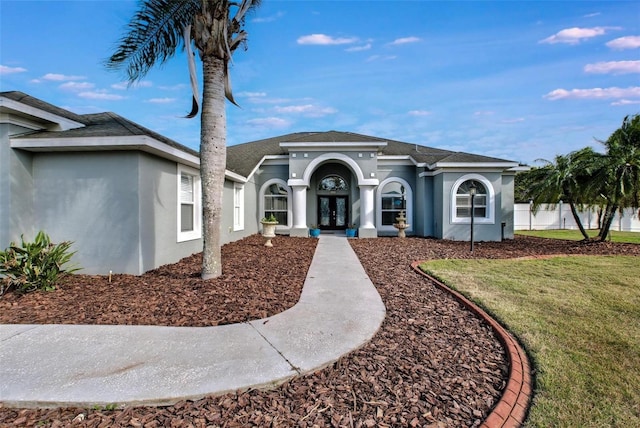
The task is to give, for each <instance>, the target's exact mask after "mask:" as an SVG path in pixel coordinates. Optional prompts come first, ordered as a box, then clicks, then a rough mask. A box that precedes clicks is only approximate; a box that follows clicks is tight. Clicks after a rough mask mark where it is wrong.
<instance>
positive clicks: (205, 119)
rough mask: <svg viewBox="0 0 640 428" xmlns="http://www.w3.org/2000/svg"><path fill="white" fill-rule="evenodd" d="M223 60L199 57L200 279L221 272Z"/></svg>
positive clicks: (224, 134)
mask: <svg viewBox="0 0 640 428" xmlns="http://www.w3.org/2000/svg"><path fill="white" fill-rule="evenodd" d="M224 65H225V64H224V61H223V60H221V59H218V58H215V57H213V56H212V55H205V56H204V58H202V71H203V73H202V74H203V75H202V79H203V95H202V115H201V122H202V123H201V127H200V128H201V130H200V177H201V181H202V222H203V239H202V240H203V254H202V279H210V278H216V277H218V276H220V275H222V253H221V243H220V231H221V225H222V193H223V190H224V172H225V168H226V162H227V118H226V112H225V95H224Z"/></svg>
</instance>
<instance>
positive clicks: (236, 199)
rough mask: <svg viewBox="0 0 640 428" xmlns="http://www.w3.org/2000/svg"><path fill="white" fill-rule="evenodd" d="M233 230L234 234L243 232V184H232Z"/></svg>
mask: <svg viewBox="0 0 640 428" xmlns="http://www.w3.org/2000/svg"><path fill="white" fill-rule="evenodd" d="M236 213H237V217H236ZM233 230H234V232H235V231H238V230H244V184H242V183H233Z"/></svg>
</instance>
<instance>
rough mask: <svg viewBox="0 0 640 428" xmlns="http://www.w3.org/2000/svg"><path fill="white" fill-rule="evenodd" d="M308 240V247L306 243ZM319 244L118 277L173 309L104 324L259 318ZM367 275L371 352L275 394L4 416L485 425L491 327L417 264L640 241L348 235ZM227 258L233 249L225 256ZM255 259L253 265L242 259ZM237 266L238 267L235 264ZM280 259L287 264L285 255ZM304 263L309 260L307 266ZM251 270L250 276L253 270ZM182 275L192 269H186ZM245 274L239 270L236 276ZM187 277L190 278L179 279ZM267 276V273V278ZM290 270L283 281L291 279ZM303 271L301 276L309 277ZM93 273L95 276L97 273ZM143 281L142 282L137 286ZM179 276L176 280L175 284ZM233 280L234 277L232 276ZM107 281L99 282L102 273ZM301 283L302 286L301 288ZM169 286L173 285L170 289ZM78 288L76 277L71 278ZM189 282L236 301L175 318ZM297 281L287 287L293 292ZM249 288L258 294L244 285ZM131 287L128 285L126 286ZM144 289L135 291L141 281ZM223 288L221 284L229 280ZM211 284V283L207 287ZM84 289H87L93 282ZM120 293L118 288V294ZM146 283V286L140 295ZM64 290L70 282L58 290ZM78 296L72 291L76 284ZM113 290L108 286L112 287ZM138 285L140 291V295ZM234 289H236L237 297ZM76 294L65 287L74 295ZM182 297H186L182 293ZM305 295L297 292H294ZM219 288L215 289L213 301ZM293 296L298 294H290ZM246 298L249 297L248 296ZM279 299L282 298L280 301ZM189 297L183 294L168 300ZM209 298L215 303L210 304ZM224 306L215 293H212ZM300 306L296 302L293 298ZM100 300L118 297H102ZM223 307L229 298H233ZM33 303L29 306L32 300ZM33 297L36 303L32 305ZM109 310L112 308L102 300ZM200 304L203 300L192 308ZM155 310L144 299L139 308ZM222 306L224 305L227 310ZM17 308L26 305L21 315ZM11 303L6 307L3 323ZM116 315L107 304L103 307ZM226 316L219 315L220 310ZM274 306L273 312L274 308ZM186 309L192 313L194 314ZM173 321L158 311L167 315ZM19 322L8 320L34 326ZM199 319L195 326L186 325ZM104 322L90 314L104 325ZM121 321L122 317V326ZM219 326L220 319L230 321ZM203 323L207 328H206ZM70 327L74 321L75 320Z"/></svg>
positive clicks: (494, 344) (637, 248)
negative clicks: (208, 276)
mask: <svg viewBox="0 0 640 428" xmlns="http://www.w3.org/2000/svg"><path fill="white" fill-rule="evenodd" d="M303 241H304V242H303ZM307 241H309V243H308V245H310V246H311V247H313V246H315V241H314V240H311V239H308V240H305V239H302V240H301V241H300V240H296V239H295V238H284V237H279V238H277V240H276V241H274V244H275V245H276V247H275V248H273V249H272V250H275V251H272V252H270V254H269V258H268V259H263V256H262V255H263V254H264V251H265V249H264V248H263V247H261V242H262V241H261V239H260V238H259V237H257V236H254V237H250V238H247V239H245V240H242V241H239V242H235V243H232V244H228V245H227V246H225V247H224V249H223V254H224V257H226V259H225V267H224V271H225V274H224V276H223V278H221V279H216V280H213V281H211V282H207V283H206V284H203V283H202V281H200V280H199V279H197V271H198V269H199V267H198V266H197V264H198V263H197V257H193V258H191V259H190V262H191V264H192V265H193V266H192V267H191V268H187V267H186V266H183V264H185V265H186V264H187V260H183V261H181V262H180V263H179V264H177V265H173V266H167V267H163V268H160V269H158V270H157V271H155V272H152V273H149V274H145V275H143V276H141V277H126V278H125V277H124V276H123V277H119V278H118V280H119V281H120V280H121V281H124V279H127V278H132V279H133V280H132V282H131V283H129V282H126V281H125V282H121V283H120V284H121V286H120V287H119V288H118V290H120V289H121V288H123V289H124V292H123V296H124V297H126V296H129V298H128V299H127V300H139V299H132V298H131V296H132V294H131V293H141V294H137V296H144V297H145V298H146V296H147V294H146V293H148V292H149V288H153V289H162V290H163V291H158V294H154V296H155V297H154V298H153V302H154V306H161V307H164V308H165V309H164V310H160V311H157V310H150V311H148V312H147V313H146V315H145V316H146V317H147V318H144V316H143V317H133V316H132V315H126V314H125V313H123V312H124V311H122V308H124V307H125V306H124V304H123V303H117V304H116V307H117V308H118V311H114V310H113V309H114V308H113V307H112V308H111V309H109V310H108V311H105V312H103V313H102V315H100V318H101V321H98V323H103V324H104V323H106V321H105V320H108V319H111V320H112V321H113V322H112V323H119V322H120V321H119V320H121V319H126V320H128V321H129V322H126V323H140V324H154V323H156V322H155V321H154V322H152V320H157V319H162V321H161V322H160V324H161V325H214V323H213V322H212V320H213V321H214V322H215V323H222V322H237V321H243V320H246V319H251V318H260V317H263V316H264V315H265V313H268V314H271V313H273V312H278V311H280V310H282V309H280V308H282V306H285V307H288V306H291V303H287V304H286V305H281V306H280V307H279V308H278V309H277V310H273V311H272V310H271V309H270V308H271V307H272V305H273V304H281V302H279V297H277V295H278V294H280V293H283V294H284V292H283V291H282V290H278V291H274V287H277V284H279V280H274V281H273V282H269V281H268V280H263V279H262V278H263V275H266V277H268V276H269V275H272V274H271V268H272V265H273V264H274V257H279V255H278V254H282V253H284V252H287V253H288V251H289V250H287V249H288V248H290V243H291V247H292V248H293V249H294V251H293V253H292V254H289V253H288V254H289V255H287V257H286V258H285V260H284V261H285V262H284V263H279V264H281V265H283V266H282V269H285V268H287V265H288V269H290V274H291V275H293V274H294V273H295V271H296V270H298V271H303V272H304V273H306V271H307V268H308V260H307V261H306V262H305V261H303V260H302V259H298V258H296V259H295V261H293V262H292V261H289V260H291V259H289V257H293V256H294V254H297V253H300V252H305V251H313V249H312V248H307V247H306V245H307ZM350 242H351V245H352V247H353V248H354V250H355V251H356V253H357V254H358V257H359V258H360V261H361V262H362V264H363V266H364V267H365V269H366V271H367V274H368V275H369V277H370V278H371V280H372V281H373V283H374V284H375V286H376V287H377V289H378V291H379V293H380V295H381V296H382V299H383V301H384V303H385V306H386V308H387V316H386V319H385V321H384V322H383V325H382V327H381V329H380V331H379V332H378V333H377V335H376V336H375V337H374V338H373V339H372V340H371V341H370V342H369V343H368V344H366V345H365V346H363V347H362V348H360V349H359V350H356V351H354V352H352V353H350V354H349V355H346V356H345V357H343V358H341V359H340V360H339V361H337V362H336V363H334V364H332V365H331V366H329V367H327V368H325V369H323V370H319V371H317V372H315V373H312V374H309V375H306V376H302V377H299V378H296V379H293V380H291V381H288V382H286V383H284V384H283V385H281V386H279V387H277V388H275V389H272V390H268V391H258V390H251V391H246V392H238V393H232V394H226V395H223V396H217V397H207V398H204V399H202V400H198V401H194V402H191V401H188V402H186V401H185V402H180V403H177V404H176V405H173V406H168V407H127V408H124V409H118V410H105V409H82V408H56V409H7V408H0V425H2V426H35V425H38V426H50V427H58V426H79V427H80V426H82V427H110V426H117V427H120V426H122V427H124V426H133V427H165V426H166V427H169V426H171V427H183V426H184V427H187V426H193V427H241V426H243V427H244V426H260V427H262V426H274V427H293V426H296V427H307V426H308V427H313V426H318V427H325V426H327V427H328V426H334V427H338V426H347V427H350V426H351V427H373V426H381V427H384V426H413V427H415V426H421V427H422V426H427V427H444V426H447V427H448V426H478V425H479V424H480V423H481V422H482V421H483V420H484V418H485V417H486V416H487V415H488V413H489V412H490V410H491V408H492V407H493V405H494V404H495V403H496V402H497V400H498V399H499V397H500V394H501V390H502V388H504V386H505V378H506V369H507V363H506V359H505V355H504V352H503V350H502V348H501V346H500V344H499V342H498V340H497V339H496V338H495V337H494V336H493V334H492V332H491V330H490V329H489V328H488V327H487V326H486V325H484V323H482V322H481V321H480V320H479V319H478V318H476V317H475V316H474V315H473V314H472V313H470V312H469V311H467V310H466V309H465V308H464V307H463V306H461V305H460V304H459V303H458V302H456V301H455V300H454V299H453V298H452V297H451V296H450V295H449V294H447V293H445V292H443V291H440V290H439V289H438V288H437V287H435V286H433V285H432V284H431V283H429V282H428V281H426V280H424V279H423V278H422V277H420V276H418V275H417V274H415V273H414V272H413V271H412V270H411V269H410V266H409V265H410V263H411V262H412V261H414V260H424V259H436V258H513V257H544V256H547V255H550V254H624V255H635V256H638V255H640V245H631V244H613V243H590V244H584V243H579V242H569V241H556V240H545V239H536V238H520V237H518V238H517V239H515V240H512V241H505V242H503V243H477V244H476V246H475V248H474V252H473V253H470V252H469V247H468V243H464V242H450V241H439V240H432V239H420V238H407V239H397V238H378V239H357V240H351V241H350ZM224 251H226V252H224ZM243 258H244V259H247V260H251V261H250V262H248V263H246V264H245V263H243V262H238V261H237V260H236V259H243ZM231 259H232V260H231ZM280 261H283V260H280ZM305 263H306V264H305ZM245 267H246V268H248V270H246V271H243V270H244V268H245ZM183 269H184V270H183ZM236 269H238V270H236ZM178 272H184V274H180V273H178ZM267 272H268V274H267ZM286 275H288V274H285V276H286ZM303 276H304V275H303ZM92 278H94V277H92ZM135 278H139V279H140V281H138V280H136V279H135ZM142 278H147V279H146V280H142ZM169 278H171V279H169ZM230 278H236V280H231V279H230ZM98 279H99V278H98ZM303 279H304V278H302V279H298V280H297V281H299V282H300V284H298V287H300V286H301V283H302V282H303ZM162 281H171V285H169V286H168V287H162V285H161V283H162ZM73 282H75V281H71V283H73ZM182 282H184V283H190V284H191V286H190V287H191V289H188V288H187V290H190V292H191V293H195V295H196V296H198V298H200V294H198V293H203V292H204V290H205V289H206V290H209V288H212V289H214V290H215V289H218V288H219V289H220V290H223V291H221V293H223V294H224V295H225V297H224V298H223V299H222V303H221V306H225V305H227V304H229V305H238V306H234V309H233V310H232V311H230V313H226V314H225V315H224V316H223V315H222V312H215V311H214V312H209V313H208V315H206V316H204V315H193V314H192V313H191V312H197V313H199V312H200V311H205V310H210V309H207V305H201V306H198V309H197V310H195V311H191V312H190V311H187V308H189V305H183V304H182V303H179V305H181V308H183V309H181V310H177V311H169V310H168V309H167V306H166V305H165V306H163V304H162V303H161V299H162V297H163V296H165V295H168V296H175V295H174V294H173V293H172V292H171V290H172V289H173V288H174V287H177V286H178V285H179V284H180V283H182ZM294 282H295V281H290V282H287V283H286V286H287V287H294V286H295V284H294ZM243 283H249V284H250V285H249V290H250V293H249V294H250V295H249V296H246V295H244V294H246V293H245V291H239V290H244V289H240V288H235V289H233V288H231V289H230V291H228V290H227V289H228V288H229V287H232V286H233V285H234V284H235V286H236V287H240V286H241V284H243ZM125 284H126V285H125ZM134 284H135V285H134ZM221 284H222V285H221ZM205 285H206V286H207V287H205ZM85 288H86V287H85ZM112 288H113V287H112ZM139 288H142V290H138V289H139ZM63 289H65V290H66V289H67V288H66V285H65V286H64V287H62V286H61V290H63ZM69 289H73V287H71V288H69ZM103 290H104V292H109V290H110V288H109V287H106V288H104V289H103ZM136 290H137V291H136ZM234 290H236V292H234ZM65 293H67V291H65ZM184 293H185V291H184V290H183V291H182V294H184ZM296 293H297V294H298V295H299V290H298V291H297V292H296ZM95 294H97V293H87V292H86V290H84V291H82V292H79V293H75V295H74V296H73V297H67V299H69V300H67V302H74V307H75V308H76V311H77V308H79V307H86V306H87V305H90V304H91V300H92V299H93V298H94V297H95ZM214 294H215V292H212V295H214ZM292 294H293V293H292ZM241 295H242V296H241ZM51 296H52V295H48V294H42V295H41V296H40V297H38V298H37V300H35V301H31V300H24V299H35V297H32V296H25V297H21V298H19V299H17V298H15V297H12V296H5V297H3V298H0V305H5V302H4V299H6V298H7V297H9V299H10V300H11V302H12V303H11V305H10V306H11V309H10V311H13V313H20V314H23V313H24V314H27V313H28V311H29V310H28V309H26V306H33V305H35V304H37V305H39V308H38V309H37V310H32V312H31V315H33V316H35V313H40V312H51V311H50V309H49V308H50V306H48V305H49V300H52V299H50V297H51ZM274 296H276V297H275V298H274ZM169 298H170V299H178V300H179V299H181V298H183V296H181V292H178V293H177V297H167V299H169ZM208 298H209V297H208ZM210 298H211V299H215V297H210ZM74 299H76V300H74ZM296 299H297V297H296ZM102 300H103V301H105V302H106V301H107V300H111V301H113V299H108V298H104V299H102ZM226 300H230V301H229V302H226ZM27 302H30V303H28V304H27ZM34 302H35V303H34ZM105 304H106V303H105ZM192 304H193V305H199V302H198V299H195V301H194V302H192ZM145 305H148V303H146V302H144V303H143V304H141V305H137V306H141V307H140V308H139V309H140V310H142V309H143V307H144V306H145ZM218 305H220V303H218ZM13 306H19V307H22V308H21V309H19V310H18V309H13ZM5 307H6V306H0V311H1V312H2V314H0V316H3V317H4V312H5ZM106 307H107V308H109V306H108V305H107V306H106ZM223 310H224V309H221V308H218V309H217V311H223ZM238 310H241V311H242V316H241V317H240V318H238V319H236V320H234V321H229V320H232V319H234V318H233V316H232V313H233V312H234V311H238ZM265 311H266V312H265ZM185 312H188V313H189V315H188V316H187V315H185ZM159 313H160V314H164V315H163V316H160V315H158V314H159ZM28 316H30V315H20V316H19V317H18V319H21V321H16V319H14V318H11V321H8V320H3V321H2V322H4V323H6V322H34V321H26V319H24V318H21V317H28ZM38 316H40V317H42V319H45V320H47V319H51V320H56V321H40V322H61V320H59V319H58V318H57V317H58V316H59V315H55V314H51V318H47V316H46V315H38ZM189 317H191V319H192V320H193V322H194V323H193V324H189V322H187V321H186V319H188V318H189ZM96 318H98V316H97V315H93V316H91V317H87V316H85V317H84V318H82V319H83V320H84V321H82V322H83V323H88V322H87V321H86V320H87V319H96ZM116 320H117V321H116ZM221 320H222V321H221ZM205 321H206V322H205ZM66 322H70V321H68V320H67V321H66Z"/></svg>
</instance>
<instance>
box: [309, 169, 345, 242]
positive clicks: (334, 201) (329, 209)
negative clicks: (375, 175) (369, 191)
mask: <svg viewBox="0 0 640 428" xmlns="http://www.w3.org/2000/svg"><path fill="white" fill-rule="evenodd" d="M311 183H312V186H313V187H314V188H315V194H316V196H315V199H316V208H315V210H313V209H311V210H307V213H308V214H309V217H310V218H311V219H312V220H313V219H314V215H315V222H314V224H317V226H318V228H320V229H322V230H344V229H346V228H347V227H348V226H349V225H350V224H352V223H354V217H355V216H356V214H357V213H356V212H354V211H355V210H354V206H353V203H354V202H355V199H356V198H355V195H354V194H353V193H352V190H353V188H354V184H356V183H354V181H353V180H352V174H351V171H349V169H348V168H347V167H345V166H344V165H340V164H334V163H327V164H324V165H322V166H320V167H319V168H318V170H317V171H316V172H315V173H314V175H313V177H312V180H311ZM309 211H311V212H309ZM314 211H315V212H314Z"/></svg>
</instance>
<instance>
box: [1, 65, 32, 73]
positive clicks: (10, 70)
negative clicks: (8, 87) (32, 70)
mask: <svg viewBox="0 0 640 428" xmlns="http://www.w3.org/2000/svg"><path fill="white" fill-rule="evenodd" d="M25 71H27V69H26V68H22V67H8V66H6V65H0V75H2V74H13V73H24V72H25Z"/></svg>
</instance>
